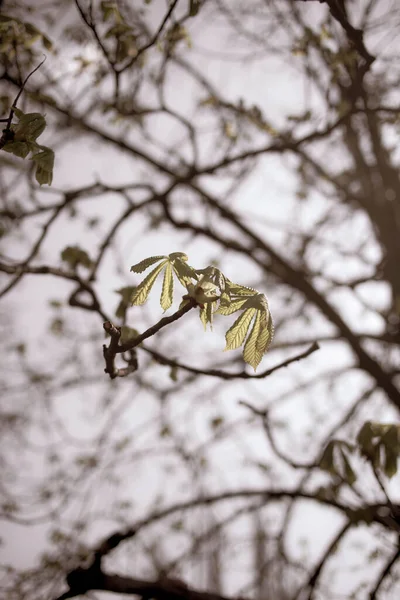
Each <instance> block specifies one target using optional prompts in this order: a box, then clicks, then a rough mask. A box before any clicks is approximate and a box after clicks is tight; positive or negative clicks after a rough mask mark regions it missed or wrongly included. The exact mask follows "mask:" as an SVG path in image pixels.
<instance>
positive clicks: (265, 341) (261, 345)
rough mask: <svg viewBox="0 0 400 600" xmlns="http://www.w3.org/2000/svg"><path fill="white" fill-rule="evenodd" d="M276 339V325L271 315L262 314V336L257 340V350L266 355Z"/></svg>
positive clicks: (263, 312)
mask: <svg viewBox="0 0 400 600" xmlns="http://www.w3.org/2000/svg"><path fill="white" fill-rule="evenodd" d="M273 337H274V324H273V322H272V317H271V313H270V312H269V311H268V313H266V312H265V311H262V312H261V322H260V334H259V336H258V338H257V343H256V348H257V350H258V352H261V354H265V353H266V352H267V350H268V348H269V347H270V345H271V342H272V340H273Z"/></svg>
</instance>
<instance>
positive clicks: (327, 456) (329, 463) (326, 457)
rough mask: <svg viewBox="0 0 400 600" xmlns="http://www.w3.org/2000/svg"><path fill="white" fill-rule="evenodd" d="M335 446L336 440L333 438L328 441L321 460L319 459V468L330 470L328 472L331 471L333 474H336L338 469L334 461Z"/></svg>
mask: <svg viewBox="0 0 400 600" xmlns="http://www.w3.org/2000/svg"><path fill="white" fill-rule="evenodd" d="M334 448H335V441H334V440H332V441H330V442H328V444H327V446H326V448H325V450H324V452H323V454H322V457H321V460H320V461H319V468H320V469H322V470H323V471H328V473H331V474H332V475H336V469H335V465H334V462H333V451H334Z"/></svg>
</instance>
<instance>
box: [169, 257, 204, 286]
mask: <svg viewBox="0 0 400 600" xmlns="http://www.w3.org/2000/svg"><path fill="white" fill-rule="evenodd" d="M174 254H180V253H178V252H174ZM169 256H170V259H171V264H172V267H173V269H174V272H175V274H176V276H177V277H178V279H179V282H180V283H181V284H182V285H183V286H185V287H186V285H187V284H188V283H190V282H191V281H192V279H194V280H197V279H198V275H197V273H196V271H195V269H193V267H191V266H190V265H188V264H187V262H186V260H187V256H186V255H184V257H186V258H181V257H179V256H177V257H174V258H172V256H173V255H172V254H170V255H169Z"/></svg>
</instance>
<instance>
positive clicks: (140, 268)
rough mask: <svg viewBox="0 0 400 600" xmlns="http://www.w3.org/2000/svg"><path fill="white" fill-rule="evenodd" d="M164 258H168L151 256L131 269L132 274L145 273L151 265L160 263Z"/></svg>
mask: <svg viewBox="0 0 400 600" xmlns="http://www.w3.org/2000/svg"><path fill="white" fill-rule="evenodd" d="M162 258H166V256H150V258H145V259H144V260H141V261H140V262H138V263H137V264H136V265H133V266H132V267H131V272H133V273H143V271H145V270H146V269H148V268H149V267H150V266H151V265H154V263H156V262H158V261H159V260H161V259H162Z"/></svg>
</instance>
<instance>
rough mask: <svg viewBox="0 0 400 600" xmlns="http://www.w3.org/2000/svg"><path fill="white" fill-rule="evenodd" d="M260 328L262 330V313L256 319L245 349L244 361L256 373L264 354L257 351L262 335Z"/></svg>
mask: <svg viewBox="0 0 400 600" xmlns="http://www.w3.org/2000/svg"><path fill="white" fill-rule="evenodd" d="M260 328H261V313H260V311H258V312H257V314H256V318H255V319H254V324H253V327H252V330H251V332H250V335H249V337H248V338H247V340H246V343H245V345H244V349H243V358H244V361H245V362H246V363H247V364H248V365H250V366H251V367H253V369H254V371H256V369H257V367H258V365H259V364H260V362H261V359H262V357H263V352H260V351H259V350H258V349H257V340H258V338H259V335H260Z"/></svg>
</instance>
